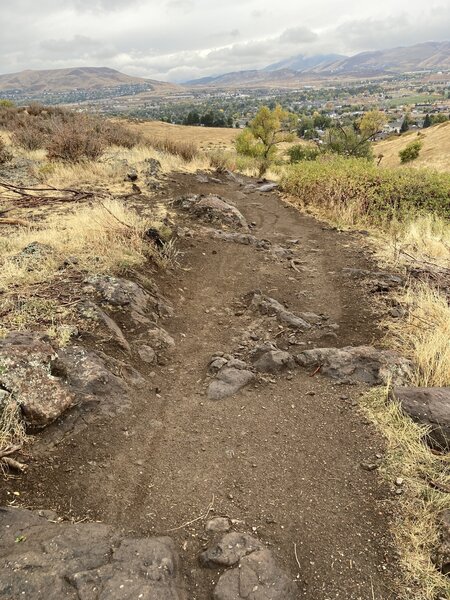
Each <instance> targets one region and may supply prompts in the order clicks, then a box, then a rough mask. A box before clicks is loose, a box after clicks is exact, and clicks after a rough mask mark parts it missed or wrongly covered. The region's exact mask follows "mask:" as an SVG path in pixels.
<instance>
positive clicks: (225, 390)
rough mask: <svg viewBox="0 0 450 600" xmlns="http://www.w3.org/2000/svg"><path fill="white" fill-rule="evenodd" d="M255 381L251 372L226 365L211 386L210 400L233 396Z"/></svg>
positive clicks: (209, 388)
mask: <svg viewBox="0 0 450 600" xmlns="http://www.w3.org/2000/svg"><path fill="white" fill-rule="evenodd" d="M254 379H255V376H254V374H253V373H252V372H251V371H247V370H246V369H239V368H236V367H229V366H228V365H225V366H224V367H222V368H221V369H220V370H219V371H218V373H217V375H216V377H215V379H213V380H212V381H211V383H210V384H209V387H208V398H209V399H210V400H222V399H223V398H228V397H229V396H233V395H234V394H236V393H237V392H239V390H241V389H242V388H243V387H245V386H246V385H248V384H249V383H251V382H252V381H253V380H254Z"/></svg>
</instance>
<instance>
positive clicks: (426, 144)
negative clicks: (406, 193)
mask: <svg viewBox="0 0 450 600" xmlns="http://www.w3.org/2000/svg"><path fill="white" fill-rule="evenodd" d="M416 139H420V140H421V141H422V143H423V147H422V150H421V151H420V155H419V157H418V158H417V159H416V160H414V161H412V162H410V163H408V167H414V168H419V167H426V168H430V169H436V170H437V171H450V121H447V122H446V123H441V124H440V125H435V126H434V127H429V128H427V129H422V130H421V131H420V136H418V135H417V132H411V133H406V134H403V135H401V136H399V137H393V138H390V139H388V140H383V141H382V142H378V143H377V144H375V148H374V152H375V155H378V154H383V155H384V156H383V160H382V161H381V166H382V167H399V166H400V158H399V156H398V153H399V151H400V150H403V148H405V146H406V145H407V144H409V143H410V142H412V141H414V140H416ZM402 168H403V167H402Z"/></svg>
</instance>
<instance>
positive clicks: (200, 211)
mask: <svg viewBox="0 0 450 600" xmlns="http://www.w3.org/2000/svg"><path fill="white" fill-rule="evenodd" d="M175 205H176V206H179V207H180V208H182V209H183V210H186V211H187V212H189V213H190V214H192V215H193V216H194V217H197V218H198V219H202V220H203V221H208V222H218V223H223V224H225V225H232V226H234V227H242V228H244V229H247V227H248V226H247V221H246V220H245V218H244V216H243V215H242V213H241V212H240V211H239V210H238V209H237V208H236V207H235V206H233V205H232V204H230V203H229V202H226V201H225V200H224V199H223V198H220V197H219V196H214V195H212V194H210V195H209V196H195V195H191V196H183V197H182V198H179V199H178V200H176V201H175Z"/></svg>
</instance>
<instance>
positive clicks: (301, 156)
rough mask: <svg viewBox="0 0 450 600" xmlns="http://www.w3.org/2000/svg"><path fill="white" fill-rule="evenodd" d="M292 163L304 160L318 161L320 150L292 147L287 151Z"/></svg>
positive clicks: (298, 146) (301, 145)
mask: <svg viewBox="0 0 450 600" xmlns="http://www.w3.org/2000/svg"><path fill="white" fill-rule="evenodd" d="M287 154H288V156H289V159H290V161H291V163H296V162H300V161H302V160H316V159H317V157H318V156H319V154H320V152H319V149H318V148H313V147H312V146H305V145H303V144H296V145H295V146H291V147H290V148H289V150H288V151H287Z"/></svg>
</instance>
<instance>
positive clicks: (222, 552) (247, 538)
mask: <svg viewBox="0 0 450 600" xmlns="http://www.w3.org/2000/svg"><path fill="white" fill-rule="evenodd" d="M263 547H264V546H263V545H262V543H261V542H260V541H259V540H257V539H256V538H254V537H253V536H251V535H249V534H248V533H237V532H236V531H233V532H231V533H226V534H225V535H223V536H221V537H220V538H219V539H217V540H216V541H215V542H213V543H212V544H211V546H210V547H209V548H208V549H207V550H205V551H204V552H203V553H202V554H201V555H200V561H201V562H202V563H203V564H204V565H205V566H208V567H214V566H216V565H223V566H225V567H231V566H233V565H235V564H236V563H238V562H239V560H240V559H241V558H243V557H244V556H246V555H247V554H250V553H251V552H254V551H255V550H262V549H263Z"/></svg>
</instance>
